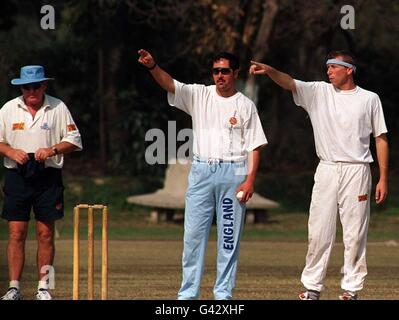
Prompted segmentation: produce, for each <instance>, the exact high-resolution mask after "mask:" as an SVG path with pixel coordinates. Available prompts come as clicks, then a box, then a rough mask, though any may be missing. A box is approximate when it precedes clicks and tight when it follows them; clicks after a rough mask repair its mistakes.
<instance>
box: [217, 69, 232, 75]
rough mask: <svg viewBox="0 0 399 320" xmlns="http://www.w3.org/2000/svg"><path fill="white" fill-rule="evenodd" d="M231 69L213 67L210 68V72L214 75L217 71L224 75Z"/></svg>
mask: <svg viewBox="0 0 399 320" xmlns="http://www.w3.org/2000/svg"><path fill="white" fill-rule="evenodd" d="M231 71H232V69H231V68H213V69H212V73H213V74H214V75H215V76H216V75H218V74H219V72H221V73H222V74H224V75H227V74H230V72H231Z"/></svg>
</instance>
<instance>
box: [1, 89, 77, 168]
mask: <svg viewBox="0 0 399 320" xmlns="http://www.w3.org/2000/svg"><path fill="white" fill-rule="evenodd" d="M61 141H66V142H69V143H71V144H73V145H75V146H77V147H78V148H79V150H81V149H82V140H81V136H80V133H79V130H78V128H77V127H76V125H75V122H74V121H73V119H72V116H71V113H70V112H69V110H68V108H67V106H66V105H65V104H64V103H63V102H62V101H61V100H59V99H57V98H54V97H52V96H49V95H45V98H44V103H43V106H42V107H41V108H40V109H39V110H38V111H37V113H36V115H35V118H34V119H33V118H32V115H31V114H30V113H29V111H28V108H27V106H26V105H25V102H24V100H23V98H22V96H20V97H17V98H15V99H13V100H10V101H8V102H7V103H6V104H5V105H4V106H3V107H2V108H1V109H0V142H3V143H6V144H8V145H9V146H10V147H12V148H14V149H21V150H23V151H25V152H26V153H34V152H35V151H36V150H38V149H39V148H49V147H52V146H54V145H55V144H57V143H59V142H61ZM63 163H64V156H63V155H62V154H58V155H56V156H54V157H51V158H48V159H47V160H46V161H45V166H46V167H53V168H62V166H63ZM4 166H5V167H6V168H9V169H13V168H16V167H17V163H16V162H15V161H14V160H11V159H9V158H7V157H4Z"/></svg>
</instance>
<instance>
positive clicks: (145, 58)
mask: <svg viewBox="0 0 399 320" xmlns="http://www.w3.org/2000/svg"><path fill="white" fill-rule="evenodd" d="M138 53H139V55H140V57H139V59H138V61H139V62H140V63H141V64H142V65H143V66H145V67H147V68H151V67H153V66H155V64H156V62H155V60H154V58H153V57H152V56H151V54H150V53H149V52H148V51H146V50H144V49H140V50H139V51H138Z"/></svg>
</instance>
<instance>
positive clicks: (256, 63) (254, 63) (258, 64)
mask: <svg viewBox="0 0 399 320" xmlns="http://www.w3.org/2000/svg"><path fill="white" fill-rule="evenodd" d="M251 64H252V65H255V66H258V67H261V66H262V65H263V63H260V62H257V61H254V60H251Z"/></svg>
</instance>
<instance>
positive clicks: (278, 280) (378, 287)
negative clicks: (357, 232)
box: [0, 240, 399, 300]
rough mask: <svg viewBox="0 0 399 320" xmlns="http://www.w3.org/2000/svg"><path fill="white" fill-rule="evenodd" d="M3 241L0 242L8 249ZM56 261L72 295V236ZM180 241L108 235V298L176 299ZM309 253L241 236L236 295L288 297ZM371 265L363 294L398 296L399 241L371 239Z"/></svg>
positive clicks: (335, 268)
mask: <svg viewBox="0 0 399 320" xmlns="http://www.w3.org/2000/svg"><path fill="white" fill-rule="evenodd" d="M85 244H86V243H85V241H82V243H81V246H82V250H81V274H82V277H81V284H82V286H81V296H82V298H85V297H86V283H85V280H86V278H85V276H86V274H85V271H86V269H85V266H86V263H87V262H86V257H87V255H86V252H85V247H86V246H85ZM5 245H6V242H5V241H0V248H1V250H2V252H5V251H4V250H5ZM215 245H216V243H215V242H212V241H211V242H210V243H209V246H208V253H207V259H206V269H205V275H204V278H203V282H202V291H201V299H212V298H213V297H212V286H213V282H214V278H215V254H216V249H215ZM95 247H96V278H95V282H96V283H95V289H96V298H97V299H98V298H99V292H100V267H101V262H100V242H96V244H95ZM56 248H57V253H56V261H55V270H56V283H55V289H54V290H53V291H52V293H53V296H54V298H55V299H71V298H72V241H71V240H58V241H57V243H56ZM181 249H182V243H181V241H110V243H109V255H110V256H109V299H140V300H150V299H154V300H158V299H175V298H176V293H177V290H178V289H179V284H180V279H181V278H180V277H181V267H180V260H181ZM305 253H306V244H305V243H295V242H268V241H243V242H242V246H241V256H240V263H239V271H238V277H237V286H236V290H235V295H234V298H235V299H244V300H246V299H255V300H276V299H277V300H290V299H296V298H297V293H298V292H299V291H300V290H301V289H302V288H301V283H300V274H301V271H302V267H303V264H304V259H305ZM35 254H36V243H35V241H28V242H27V247H26V262H25V270H24V275H23V279H22V282H21V286H22V288H21V289H22V293H23V295H24V297H25V299H32V298H33V296H34V292H35V287H36V283H37V282H36V280H35V277H36V275H35ZM342 255H343V247H342V244H337V245H336V246H335V248H334V251H333V256H332V258H331V262H330V266H329V269H328V274H327V279H326V290H325V291H324V292H323V294H322V299H337V296H338V294H339V293H340V287H339V283H340V279H341V275H340V267H341V265H342ZM2 257H3V258H2V259H1V260H0V274H1V279H0V280H1V283H0V289H1V292H4V291H5V290H6V287H7V276H6V274H7V268H6V261H5V255H2ZM368 271H369V275H368V277H367V279H366V283H365V288H364V290H363V291H362V293H361V298H362V299H395V300H397V299H399V247H398V245H397V244H396V242H394V241H393V242H374V243H369V245H368Z"/></svg>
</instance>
